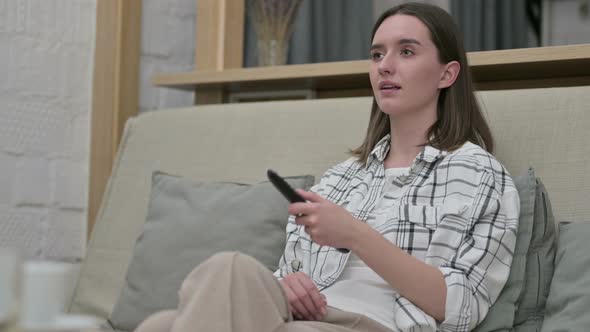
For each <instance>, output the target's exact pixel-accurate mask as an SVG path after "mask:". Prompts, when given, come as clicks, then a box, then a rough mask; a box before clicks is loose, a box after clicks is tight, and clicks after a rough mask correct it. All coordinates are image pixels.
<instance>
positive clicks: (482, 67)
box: [152, 44, 590, 89]
mask: <svg viewBox="0 0 590 332" xmlns="http://www.w3.org/2000/svg"><path fill="white" fill-rule="evenodd" d="M468 61H469V63H470V67H471V69H472V71H473V72H474V73H475V80H476V81H494V80H496V78H495V77H494V75H495V72H501V73H502V74H501V75H500V77H498V80H506V79H507V78H508V79H519V80H526V79H536V78H547V77H553V76H557V77H573V76H588V75H589V74H590V44H580V45H567V46H551V47H535V48H523V49H511V50H498V51H485V52H471V53H468ZM563 64H565V65H567V66H568V67H569V68H572V67H577V68H578V69H579V71H578V70H569V71H568V70H565V71H560V68H558V67H559V66H560V65H563ZM368 66H369V60H357V61H342V62H325V63H312V64H301V65H285V66H273V67H251V68H237V69H226V70H223V71H193V72H184V73H166V74H157V75H154V76H153V77H152V83H153V84H154V85H156V86H162V87H170V88H185V89H186V88H188V89H194V88H197V87H224V88H228V86H234V87H235V86H239V85H240V84H243V85H252V84H255V85H256V84H257V85H260V84H262V83H264V82H266V83H269V82H286V81H293V80H294V81H299V82H301V81H314V80H315V81H317V80H329V81H330V82H334V81H335V80H336V81H337V80H338V78H346V80H347V81H348V82H350V81H351V80H358V79H364V80H366V78H367V73H368ZM519 68H520V69H519ZM539 68H547V70H546V72H545V73H544V75H543V73H541V75H540V74H539V72H538V70H539ZM587 68H588V69H587ZM496 69H498V71H497V70H496ZM515 70H516V72H515ZM506 73H512V74H506ZM510 76H512V77H510ZM363 84H366V83H363ZM363 84H359V87H362V86H363ZM308 85H309V84H308Z"/></svg>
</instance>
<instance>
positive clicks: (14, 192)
mask: <svg viewBox="0 0 590 332" xmlns="http://www.w3.org/2000/svg"><path fill="white" fill-rule="evenodd" d="M96 1H97V0H0V50H1V51H0V73H2V74H1V75H0V247H11V246H14V247H18V248H20V249H21V251H22V253H23V255H24V256H25V258H51V259H65V260H72V259H77V258H80V257H83V255H84V250H85V248H84V246H85V233H86V205H87V203H86V201H87V192H88V155H89V133H90V129H89V128H90V126H89V119H90V116H89V114H90V105H91V92H92V85H91V84H92V69H93V68H92V67H93V49H94V38H95V16H96Z"/></svg>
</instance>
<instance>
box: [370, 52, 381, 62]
mask: <svg viewBox="0 0 590 332" xmlns="http://www.w3.org/2000/svg"><path fill="white" fill-rule="evenodd" d="M381 58H383V53H379V52H375V53H371V59H373V60H379V59H381Z"/></svg>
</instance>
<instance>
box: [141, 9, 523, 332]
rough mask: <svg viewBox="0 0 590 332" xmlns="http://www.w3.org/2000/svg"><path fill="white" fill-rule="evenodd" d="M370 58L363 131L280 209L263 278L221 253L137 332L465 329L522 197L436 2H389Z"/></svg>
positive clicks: (496, 278) (494, 289) (497, 266)
mask: <svg viewBox="0 0 590 332" xmlns="http://www.w3.org/2000/svg"><path fill="white" fill-rule="evenodd" d="M370 56H371V64H370V68H369V75H370V79H371V85H372V88H373V93H374V103H373V109H372V111H371V116H370V121H369V128H368V130H367V136H366V137H365V140H364V142H363V143H362V145H361V146H360V147H359V148H357V149H355V150H353V151H352V154H353V156H352V157H351V158H350V159H349V160H346V161H345V162H343V163H341V164H339V165H336V166H335V167H333V168H331V169H330V170H328V172H327V173H326V174H325V175H324V176H323V177H322V179H321V181H320V183H319V184H317V185H316V186H314V187H313V188H312V189H311V190H310V192H305V191H301V190H300V191H299V193H300V194H301V195H302V196H303V197H304V198H305V199H306V200H307V202H306V203H294V204H291V205H290V206H289V213H290V214H291V215H292V216H291V217H290V219H289V223H288V225H287V244H286V248H285V251H284V254H283V257H282V258H281V261H280V267H279V269H278V270H277V271H276V272H275V274H274V276H273V275H272V274H271V273H270V272H269V271H267V270H266V269H265V268H264V267H263V266H262V265H261V264H259V263H258V262H257V261H255V260H254V259H253V258H250V257H248V256H245V255H242V254H239V253H222V254H218V255H216V256H214V257H213V258H211V259H209V260H208V261H207V262H205V263H203V264H201V265H200V266H198V267H197V268H196V269H195V270H193V272H191V274H190V275H189V276H188V277H187V279H186V280H185V281H184V283H183V286H182V288H181V290H180V303H179V307H178V309H177V310H174V311H167V312H161V313H158V314H155V315H154V316H152V317H150V318H148V319H147V320H146V321H145V322H144V323H142V325H141V326H140V327H139V328H138V330H139V331H170V330H172V331H212V332H213V331H261V332H265V331H268V332H271V331H334V332H340V331H342V332H345V331H349V332H350V331H379V332H385V331H469V330H471V329H472V328H474V327H475V326H476V325H477V324H478V323H479V322H481V321H482V320H483V319H484V317H485V316H486V314H487V312H488V309H489V308H490V306H491V305H492V304H493V303H494V302H495V300H496V299H497V297H498V295H499V293H500V291H501V289H502V287H503V286H504V283H505V282H506V279H507V278H508V274H509V270H510V264H511V262H512V256H513V251H514V247H515V240H516V232H517V227H518V215H519V198H518V194H517V192H516V189H515V187H514V185H513V183H512V179H511V177H510V175H509V174H508V172H507V171H506V170H505V168H504V167H503V166H502V165H501V164H500V163H499V162H498V161H497V160H496V159H495V158H494V157H493V156H492V155H491V152H492V150H493V142H492V135H491V133H490V130H489V128H488V126H487V124H486V122H485V120H484V118H483V116H482V114H481V111H480V109H479V107H478V104H477V102H476V99H475V97H474V94H473V87H472V82H471V77H470V73H469V68H468V64H467V60H466V55H465V51H464V50H463V46H462V43H461V39H460V35H459V32H458V30H457V27H456V26H455V24H454V22H453V20H452V18H451V17H450V16H449V15H448V14H447V13H446V12H445V11H444V10H442V9H440V8H438V7H435V6H431V5H426V4H419V3H410V4H403V5H400V6H398V7H394V8H392V9H390V10H388V11H386V12H385V13H383V15H382V16H381V17H380V18H379V19H378V20H377V22H376V24H375V27H374V28H373V38H372V45H371V47H370ZM295 216H297V217H295ZM336 248H347V249H348V250H347V251H343V250H338V249H336Z"/></svg>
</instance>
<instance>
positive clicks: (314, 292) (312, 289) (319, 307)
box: [297, 274, 326, 320]
mask: <svg viewBox="0 0 590 332" xmlns="http://www.w3.org/2000/svg"><path fill="white" fill-rule="evenodd" d="M297 279H299V282H300V283H301V285H302V286H303V288H304V289H305V290H306V291H307V293H308V294H309V295H310V299H311V301H312V302H313V305H314V307H315V311H314V312H315V314H314V316H315V319H317V320H320V319H322V317H323V316H324V313H325V312H326V301H325V300H324V298H323V297H322V295H323V294H321V293H320V291H319V290H318V288H317V286H316V285H315V284H314V283H313V281H312V280H311V278H310V277H309V276H307V275H306V274H301V275H299V276H298V278H297Z"/></svg>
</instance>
